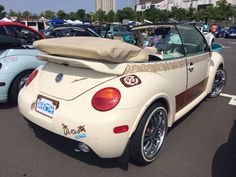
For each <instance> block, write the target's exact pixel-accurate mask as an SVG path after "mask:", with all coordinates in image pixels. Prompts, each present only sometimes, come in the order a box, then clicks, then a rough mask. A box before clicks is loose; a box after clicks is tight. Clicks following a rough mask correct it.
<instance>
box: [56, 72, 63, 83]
mask: <svg viewBox="0 0 236 177" xmlns="http://www.w3.org/2000/svg"><path fill="white" fill-rule="evenodd" d="M62 79H63V74H62V73H59V74H57V76H56V78H55V81H56V82H57V83H58V82H61V80H62Z"/></svg>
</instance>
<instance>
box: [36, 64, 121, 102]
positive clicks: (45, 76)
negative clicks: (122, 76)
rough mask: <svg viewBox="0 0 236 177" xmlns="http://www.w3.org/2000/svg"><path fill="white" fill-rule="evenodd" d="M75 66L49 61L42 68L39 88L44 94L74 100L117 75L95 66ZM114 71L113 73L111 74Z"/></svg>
mask: <svg viewBox="0 0 236 177" xmlns="http://www.w3.org/2000/svg"><path fill="white" fill-rule="evenodd" d="M88 66H89V65H87V66H86V67H75V66H69V65H68V64H57V63H53V62H49V63H48V64H47V65H46V66H45V68H44V69H43V70H42V72H41V74H40V76H39V80H38V83H40V84H38V88H39V91H40V92H41V93H43V94H46V95H50V96H53V97H56V98H59V99H63V100H72V99H74V98H76V97H78V96H80V95H81V94H83V93H85V92H87V91H88V90H90V89H92V88H94V87H96V86H98V85H100V84H102V83H104V82H107V81H109V80H110V79H113V78H115V77H117V74H114V73H112V72H111V71H110V73H109V72H108V73H104V72H98V71H96V70H93V67H95V66H93V67H91V68H89V67H88ZM111 73H112V74H111Z"/></svg>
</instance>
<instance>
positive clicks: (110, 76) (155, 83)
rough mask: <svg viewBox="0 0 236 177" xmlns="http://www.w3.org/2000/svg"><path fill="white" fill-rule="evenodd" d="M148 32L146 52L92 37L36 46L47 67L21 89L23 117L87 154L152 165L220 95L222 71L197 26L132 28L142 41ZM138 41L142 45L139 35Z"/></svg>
mask: <svg viewBox="0 0 236 177" xmlns="http://www.w3.org/2000/svg"><path fill="white" fill-rule="evenodd" d="M150 29H153V31H154V32H156V36H158V38H157V41H156V44H155V46H154V45H152V46H149V47H151V48H153V50H149V49H150V48H148V49H143V46H140V47H137V46H133V45H130V44H127V43H124V42H122V41H118V40H111V39H103V38H91V37H68V38H58V39H47V40H42V41H38V42H35V43H34V46H35V47H36V48H37V49H39V50H41V51H43V52H47V53H48V54H40V55H38V58H39V59H40V60H42V61H47V62H48V63H47V65H46V66H44V67H42V66H40V67H38V68H37V69H36V70H35V71H34V72H33V73H32V74H31V75H30V77H29V79H28V80H27V82H26V84H25V86H24V88H23V89H22V90H21V91H20V93H19V97H18V105H19V110H20V112H21V114H22V115H23V116H24V117H25V118H26V119H28V120H29V121H30V122H33V123H34V124H37V125H39V126H40V127H43V128H45V129H47V130H49V131H51V132H54V133H55V134H58V135H60V136H63V137H66V138H69V139H72V140H75V141H76V144H77V146H78V147H77V148H79V149H81V150H82V151H84V152H88V151H90V150H91V151H94V152H95V153H96V154H97V155H98V156H99V157H101V158H116V157H123V156H126V155H127V154H128V155H130V156H131V158H132V159H133V160H134V161H136V162H138V163H142V164H147V163H150V162H152V161H154V160H155V159H156V158H157V156H158V154H159V152H160V149H161V147H162V145H163V143H164V141H165V138H166V135H167V131H168V127H171V126H172V125H173V124H174V122H175V121H176V120H178V119H180V118H181V117H182V116H183V115H184V114H186V113H187V112H188V111H190V110H191V109H192V108H193V107H194V106H196V105H197V104H198V103H199V102H200V101H201V100H202V99H204V98H205V97H206V96H207V95H209V96H211V97H215V96H218V95H219V94H220V92H221V91H222V89H223V87H224V85H225V79H226V73H225V70H224V60H223V58H222V56H221V55H220V54H219V53H217V52H213V51H212V50H211V49H210V48H209V46H208V45H207V43H206V41H205V39H204V37H203V36H202V34H201V33H200V32H199V31H198V30H197V29H196V28H195V27H193V26H189V25H182V24H177V25H175V24H162V25H152V26H150V25H149V26H140V27H136V28H134V29H133V30H134V32H135V33H136V34H140V35H143V33H148V30H150ZM161 32H163V33H161ZM158 34H159V35H158ZM177 35H178V36H177ZM165 38H167V39H165ZM137 39H138V40H141V41H137V43H139V44H142V43H143V42H144V41H142V40H143V38H142V36H138V37H137ZM158 40H159V41H158ZM161 40H162V42H164V41H166V44H165V43H158V42H160V41H161ZM145 44H146V42H145ZM216 47H217V45H216V44H215V46H214V48H215V49H216ZM218 47H219V45H218ZM150 51H151V52H150ZM127 152H129V153H127Z"/></svg>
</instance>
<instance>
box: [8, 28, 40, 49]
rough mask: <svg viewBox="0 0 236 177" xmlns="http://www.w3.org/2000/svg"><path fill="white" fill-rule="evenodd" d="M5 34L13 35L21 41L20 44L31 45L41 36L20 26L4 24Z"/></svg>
mask: <svg viewBox="0 0 236 177" xmlns="http://www.w3.org/2000/svg"><path fill="white" fill-rule="evenodd" d="M4 29H5V32H6V35H8V36H11V37H15V38H17V39H19V40H20V41H21V44H22V45H31V44H32V43H33V42H34V41H36V40H39V39H42V37H41V36H40V35H39V34H37V33H35V32H33V31H31V30H30V29H27V28H24V27H21V26H4Z"/></svg>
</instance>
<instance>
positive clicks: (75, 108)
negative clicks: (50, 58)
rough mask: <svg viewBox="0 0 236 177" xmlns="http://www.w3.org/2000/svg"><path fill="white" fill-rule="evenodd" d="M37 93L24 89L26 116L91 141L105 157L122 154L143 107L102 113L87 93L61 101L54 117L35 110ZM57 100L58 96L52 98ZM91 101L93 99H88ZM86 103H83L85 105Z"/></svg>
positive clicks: (21, 97) (53, 129) (22, 104)
mask: <svg viewBox="0 0 236 177" xmlns="http://www.w3.org/2000/svg"><path fill="white" fill-rule="evenodd" d="M35 95H37V94H33V92H31V91H29V90H27V91H26V89H22V90H21V91H20V93H19V97H18V107H19V110H20V112H21V113H22V114H23V116H24V117H25V118H26V119H28V120H30V121H31V122H33V123H35V124H37V125H38V126H40V127H43V128H44V129H46V130H49V131H51V132H53V133H56V134H58V135H61V136H63V137H66V138H70V139H73V140H76V141H78V142H83V143H85V144H87V145H88V146H89V147H90V148H91V149H92V150H93V151H94V152H95V153H96V154H97V155H98V156H100V157H101V158H116V157H120V156H121V155H122V154H123V152H124V150H125V148H126V145H127V143H128V141H129V138H130V132H129V131H130V130H132V129H133V125H134V122H135V121H136V118H137V116H138V113H139V111H140V110H139V109H140V108H135V109H128V110H112V111H107V112H99V111H96V110H94V109H93V108H92V106H90V107H88V106H86V105H88V104H87V103H86V102H87V101H85V99H86V100H88V98H83V96H81V97H79V98H77V99H76V100H72V101H64V100H60V99H56V100H57V101H59V107H58V109H57V110H56V111H55V114H54V115H53V117H52V118H49V117H48V116H45V115H43V114H41V113H38V112H37V111H36V110H35V103H36V97H37V96H35ZM52 99H55V98H52ZM88 102H89V104H90V105H91V103H90V100H89V101H88ZM81 103H83V104H81ZM121 125H128V126H129V131H128V132H125V133H120V134H115V133H114V132H113V129H114V128H115V127H117V126H121Z"/></svg>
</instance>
